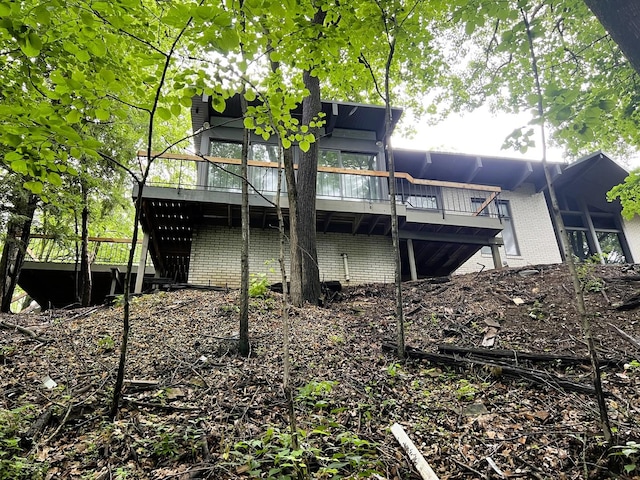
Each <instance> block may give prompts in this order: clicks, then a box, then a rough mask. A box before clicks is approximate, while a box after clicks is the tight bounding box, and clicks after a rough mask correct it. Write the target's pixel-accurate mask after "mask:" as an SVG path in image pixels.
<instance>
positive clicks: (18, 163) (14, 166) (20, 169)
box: [11, 158, 28, 175]
mask: <svg viewBox="0 0 640 480" xmlns="http://www.w3.org/2000/svg"><path fill="white" fill-rule="evenodd" d="M11 170H13V171H14V172H16V173H21V174H22V175H26V174H27V173H28V169H27V162H26V161H25V160H24V159H22V158H21V159H20V160H14V161H13V162H11Z"/></svg>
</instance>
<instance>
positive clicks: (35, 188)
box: [22, 180, 42, 195]
mask: <svg viewBox="0 0 640 480" xmlns="http://www.w3.org/2000/svg"><path fill="white" fill-rule="evenodd" d="M22 186H23V187H24V188H26V189H27V190H29V191H31V192H32V193H34V194H36V195H39V194H41V193H42V182H39V181H37V180H30V181H28V182H24V183H23V184H22Z"/></svg>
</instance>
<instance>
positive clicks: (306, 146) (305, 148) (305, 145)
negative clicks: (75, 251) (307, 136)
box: [298, 140, 311, 152]
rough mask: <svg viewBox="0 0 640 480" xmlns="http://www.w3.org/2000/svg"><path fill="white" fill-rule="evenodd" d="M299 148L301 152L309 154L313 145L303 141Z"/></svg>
mask: <svg viewBox="0 0 640 480" xmlns="http://www.w3.org/2000/svg"><path fill="white" fill-rule="evenodd" d="M298 146H299V147H300V150H302V151H303V152H308V151H309V149H310V148H311V144H310V143H309V142H308V141H306V140H302V141H301V142H300V143H299V144H298Z"/></svg>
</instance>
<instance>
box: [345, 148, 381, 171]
mask: <svg viewBox="0 0 640 480" xmlns="http://www.w3.org/2000/svg"><path fill="white" fill-rule="evenodd" d="M342 167H343V168H352V169H354V170H376V156H375V155H372V154H369V153H351V152H342Z"/></svg>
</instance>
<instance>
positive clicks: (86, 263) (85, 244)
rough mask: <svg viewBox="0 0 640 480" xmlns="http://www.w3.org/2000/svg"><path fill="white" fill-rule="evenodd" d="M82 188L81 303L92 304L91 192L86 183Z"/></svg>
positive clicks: (84, 304)
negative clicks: (90, 255) (90, 257)
mask: <svg viewBox="0 0 640 480" xmlns="http://www.w3.org/2000/svg"><path fill="white" fill-rule="evenodd" d="M81 188H82V244H81V245H82V246H81V252H80V303H81V304H82V306H83V307H88V306H89V305H90V304H91V287H92V282H91V261H90V259H89V192H88V191H87V186H86V184H85V183H84V182H82V185H81Z"/></svg>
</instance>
